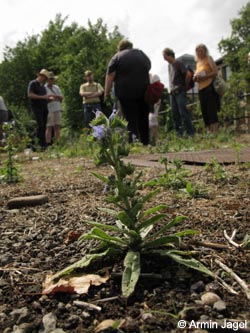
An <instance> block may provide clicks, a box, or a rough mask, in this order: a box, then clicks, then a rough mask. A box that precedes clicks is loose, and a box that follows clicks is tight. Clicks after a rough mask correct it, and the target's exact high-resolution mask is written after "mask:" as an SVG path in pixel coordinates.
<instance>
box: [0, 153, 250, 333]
mask: <svg viewBox="0 0 250 333" xmlns="http://www.w3.org/2000/svg"><path fill="white" fill-rule="evenodd" d="M46 154H47V153H44V154H43V155H41V156H40V159H29V158H30V157H23V158H24V159H25V158H26V159H27V160H24V161H23V162H22V164H21V174H22V176H23V181H22V182H21V183H18V184H10V185H7V184H1V187H0V196H1V202H0V221H1V222H0V233H1V239H0V296H1V297H0V331H1V332H5V333H7V332H13V331H15V330H16V331H17V332H45V333H48V332H49V331H48V326H46V325H47V324H46V322H47V323H48V321H49V323H50V324H51V325H54V326H55V327H56V328H57V329H58V332H71V333H77V332H94V331H95V329H96V332H97V331H98V324H100V323H102V322H103V321H104V320H108V319H110V320H114V321H118V322H119V323H120V328H119V330H120V332H131V333H136V332H145V333H147V332H150V333H151V332H185V330H184V329H178V326H177V323H178V320H180V319H182V320H184V321H185V322H186V323H190V322H192V321H195V322H196V321H198V320H201V321H203V322H208V321H209V320H210V321H212V322H213V323H220V322H222V323H223V320H224V319H227V320H238V321H240V322H242V323H243V322H244V321H245V320H249V319H250V315H249V302H250V300H249V299H248V298H247V294H246V290H244V289H243V288H242V287H241V286H240V284H239V282H237V281H236V280H235V279H234V278H233V277H232V275H231V274H230V273H228V272H226V271H225V270H224V269H223V268H222V267H221V266H220V265H219V263H222V264H223V263H224V264H225V265H226V266H227V267H229V268H230V269H232V270H233V272H234V273H236V274H237V275H238V276H239V277H240V278H241V279H242V280H244V281H245V282H246V284H247V285H248V287H249V288H250V276H249V261H250V250H249V249H243V248H241V247H240V248H237V247H236V246H234V245H232V244H230V243H229V241H228V240H227V239H226V238H225V234H224V230H226V232H227V234H228V235H230V236H231V234H232V232H233V231H234V230H235V229H237V233H236V237H235V239H234V240H235V242H236V243H238V244H240V243H242V242H243V239H244V237H245V236H246V235H247V234H249V235H250V225H249V222H250V212H249V207H250V196H249V188H250V175H249V167H248V165H227V166H222V169H221V171H220V172H221V173H223V177H221V178H220V177H219V175H218V174H217V177H215V172H216V170H215V169H210V170H208V169H205V168H204V166H199V167H197V166H196V167H195V168H192V167H190V166H189V167H188V169H189V176H188V180H189V181H191V182H192V183H193V184H197V185H199V187H200V188H202V189H205V190H206V192H207V194H208V195H207V196H206V197H203V198H202V197H200V198H199V197H198V198H193V197H191V196H189V195H187V194H186V193H185V192H184V191H180V190H179V191H178V190H173V189H168V188H164V187H163V188H162V189H161V191H160V193H159V194H158V195H157V196H156V197H155V198H154V199H152V201H151V202H149V203H148V207H150V205H152V206H155V205H156V204H166V205H167V206H168V209H167V215H168V220H171V219H173V218H174V217H176V216H178V215H185V216H187V219H186V220H185V221H183V222H182V223H181V225H180V226H176V230H179V228H180V230H183V229H186V228H187V229H189V228H192V229H196V230H198V231H199V234H198V235H195V236H192V237H190V238H189V237H187V238H186V239H185V240H184V243H183V246H184V247H185V249H190V250H194V251H196V257H197V259H199V260H200V261H201V262H202V263H203V264H205V265H206V266H207V267H208V268H209V269H210V270H212V271H213V272H215V273H217V274H218V275H219V276H220V277H221V278H222V279H223V280H224V281H225V282H226V283H227V284H228V285H230V286H231V287H232V289H233V290H234V291H235V292H236V293H237V294H232V293H231V292H229V290H228V289H226V288H224V287H222V286H221V284H220V283H219V282H218V281H214V280H212V279H211V278H209V277H207V276H204V275H202V274H200V273H198V272H195V271H191V270H189V269H185V268H183V267H182V266H178V265H177V264H176V263H173V262H171V261H166V262H165V261H164V262H163V261H162V260H160V259H159V258H158V259H157V258H152V257H150V258H144V261H143V275H142V277H141V278H140V280H139V283H138V286H137V288H136V292H135V293H134V295H133V296H132V297H131V298H130V299H128V300H125V299H123V298H122V297H121V290H120V279H121V278H120V273H121V271H122V261H121V262H119V261H118V262H116V263H115V264H114V265H113V263H111V262H108V261H104V262H103V268H104V267H107V269H108V271H109V274H110V275H111V276H110V278H109V280H108V281H107V282H106V283H104V284H102V285H100V286H98V287H95V286H91V287H90V289H89V292H88V293H87V294H84V295H78V294H69V293H58V294H55V295H42V284H43V282H44V280H45V276H46V275H47V274H49V273H51V272H52V273H55V272H57V271H59V270H61V269H63V268H65V267H66V266H67V265H69V264H72V263H74V262H75V261H77V260H78V259H80V258H81V257H82V256H83V255H84V254H85V253H88V252H89V251H90V249H92V248H93V247H94V246H96V243H95V242H93V241H90V242H88V241H85V242H84V243H82V244H81V245H79V244H78V243H77V242H73V241H72V242H71V241H68V242H66V239H67V236H68V234H69V232H70V231H81V232H85V231H88V230H89V229H90V227H89V226H88V225H87V224H86V223H84V221H86V220H94V221H99V222H107V223H110V224H112V223H113V222H114V221H112V218H111V217H110V216H109V215H108V214H107V213H105V212H103V211H100V210H99V208H100V207H109V205H108V204H107V203H106V202H105V197H106V194H103V184H102V183H101V182H100V181H99V180H98V179H96V178H95V177H94V176H93V175H92V174H91V172H92V171H96V169H97V168H96V167H95V166H94V164H93V161H91V160H88V159H84V158H74V159H66V158H61V159H56V158H54V159H52V158H48V157H47V155H46ZM31 157H32V156H31ZM33 157H34V156H33ZM138 169H141V170H143V180H144V181H147V180H150V179H153V178H156V177H158V176H159V174H161V173H162V172H163V170H164V169H163V168H162V167H161V168H157V167H152V168H143V167H138ZM98 172H99V173H103V174H106V175H107V174H109V172H110V170H109V169H108V168H107V167H100V168H98ZM218 172H219V171H218V170H217V173H218ZM218 177H219V178H218ZM144 191H147V188H145V189H144ZM41 194H43V195H46V196H47V197H48V202H45V203H43V204H42V205H37V206H27V207H22V208H19V209H8V206H7V204H8V201H9V200H10V199H12V198H14V197H17V196H30V195H41ZM211 243H212V244H211ZM100 268H101V267H99V269H100ZM93 273H95V272H93ZM99 273H100V274H102V273H103V272H102V271H99ZM208 292H212V293H214V294H216V295H217V296H218V297H219V299H218V300H219V301H220V302H221V303H220V304H217V305H216V306H215V303H216V302H213V303H211V304H205V303H204V301H202V296H203V295H204V294H207V293H208ZM77 301H82V302H87V303H90V304H91V305H95V307H92V308H91V306H89V307H88V306H86V305H85V307H84V306H83V305H81V303H79V302H77ZM217 303H218V302H217ZM46 320H47V321H46ZM106 323H107V325H108V323H110V326H111V323H113V322H106ZM117 325H118V324H117ZM187 325H189V324H187ZM242 325H243V324H242ZM210 326H211V325H210ZM46 327H47V328H46ZM245 328H246V327H245ZM245 328H244V329H245ZM18 329H19V331H18ZM60 329H61V330H60ZM192 329H193V330H194V329H195V327H194V326H192ZM206 329H207V330H208V331H209V330H210V331H212V328H211V327H208V326H207V327H206ZM248 329H250V323H248ZM46 330H47V331H46ZM116 331H117V329H111V328H109V329H108V330H106V332H116ZM234 331H235V330H234ZM55 332H56V331H55ZM228 332H229V330H228ZM230 332H233V330H232V329H231V331H230ZM245 332H247V331H246V330H245Z"/></svg>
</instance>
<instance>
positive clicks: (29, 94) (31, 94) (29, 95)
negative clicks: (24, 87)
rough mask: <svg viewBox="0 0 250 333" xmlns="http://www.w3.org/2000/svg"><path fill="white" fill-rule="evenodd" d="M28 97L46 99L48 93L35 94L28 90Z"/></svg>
mask: <svg viewBox="0 0 250 333" xmlns="http://www.w3.org/2000/svg"><path fill="white" fill-rule="evenodd" d="M28 97H29V98H30V99H46V100H47V99H48V95H37V94H35V93H33V92H32V91H30V92H28Z"/></svg>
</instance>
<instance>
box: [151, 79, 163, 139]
mask: <svg viewBox="0 0 250 333" xmlns="http://www.w3.org/2000/svg"><path fill="white" fill-rule="evenodd" d="M149 77H150V83H154V82H160V78H159V76H158V75H157V74H151V73H150V75H149ZM160 106H161V99H159V100H158V101H157V102H156V103H155V104H153V105H151V110H150V113H149V116H148V118H149V131H150V142H151V144H152V145H153V146H155V145H156V143H157V139H158V128H159V122H158V114H159V109H160Z"/></svg>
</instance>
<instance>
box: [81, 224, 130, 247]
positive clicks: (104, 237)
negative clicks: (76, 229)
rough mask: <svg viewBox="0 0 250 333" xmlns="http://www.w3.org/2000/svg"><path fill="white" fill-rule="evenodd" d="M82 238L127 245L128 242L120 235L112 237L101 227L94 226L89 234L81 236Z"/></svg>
mask: <svg viewBox="0 0 250 333" xmlns="http://www.w3.org/2000/svg"><path fill="white" fill-rule="evenodd" d="M81 239H97V240H100V241H103V242H108V243H115V244H118V245H119V244H120V245H121V244H122V245H126V244H127V243H126V242H125V241H124V240H122V239H121V238H118V237H112V236H110V235H108V234H107V233H106V232H104V231H103V230H101V229H100V228H97V227H95V228H93V229H92V230H91V231H90V232H89V233H88V234H86V235H83V236H81Z"/></svg>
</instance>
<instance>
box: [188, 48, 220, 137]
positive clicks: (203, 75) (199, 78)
mask: <svg viewBox="0 0 250 333" xmlns="http://www.w3.org/2000/svg"><path fill="white" fill-rule="evenodd" d="M195 53H196V71H195V74H194V80H195V81H196V82H198V87H199V101H200V106H201V112H202V117H203V120H204V123H205V126H206V128H207V130H208V132H210V133H217V131H218V129H219V121H218V112H219V111H220V97H219V95H218V94H217V93H216V92H215V90H214V87H213V80H214V78H215V77H216V75H217V73H218V70H217V66H216V64H215V62H214V60H213V58H212V57H211V56H210V55H209V52H208V49H207V47H206V45H204V44H199V45H197V46H196V48H195Z"/></svg>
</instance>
